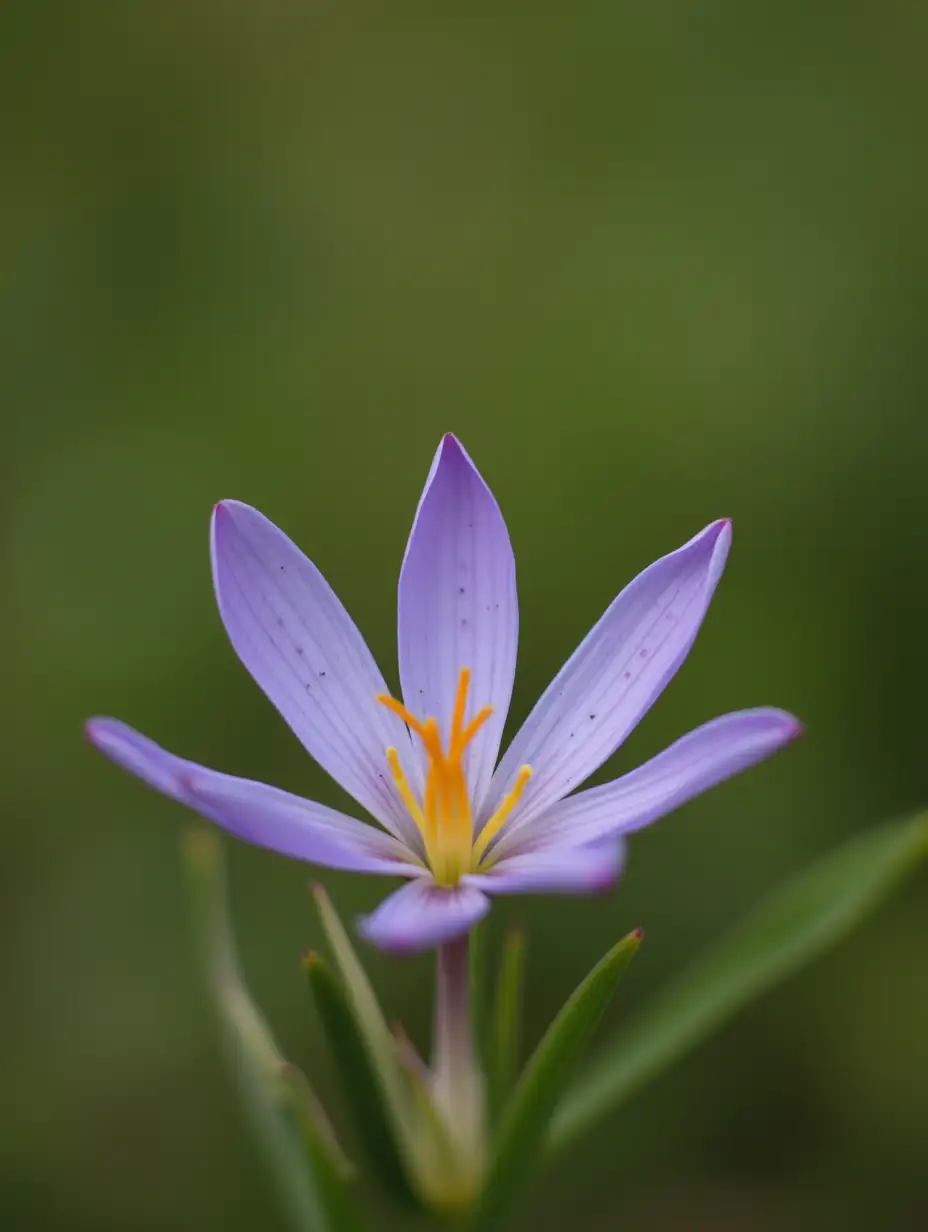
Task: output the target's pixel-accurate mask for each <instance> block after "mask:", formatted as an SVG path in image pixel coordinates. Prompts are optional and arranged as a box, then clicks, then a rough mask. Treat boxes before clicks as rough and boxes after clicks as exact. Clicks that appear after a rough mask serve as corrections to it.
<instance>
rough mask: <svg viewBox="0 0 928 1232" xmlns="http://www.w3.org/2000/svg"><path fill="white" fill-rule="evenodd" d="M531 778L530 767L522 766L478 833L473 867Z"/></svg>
mask: <svg viewBox="0 0 928 1232" xmlns="http://www.w3.org/2000/svg"><path fill="white" fill-rule="evenodd" d="M531 777H532V767H531V766H522V768H521V769H520V770H519V773H518V774H517V775H516V781H515V782H514V783H513V785H512V787H511V788H510V789H509V791H508V792H507V793H506V795H505V796H503V798H502V800H501V801H500V805H499V808H498V809H497V810H496V812H495V813H494V814H493V816H492V817H491V818H490V820H489V821H488V822H487V824H486V825H485V826H484V827H483V829H482V830H481V831H480V834H479V836H478V838H477V841H476V843H474V867H475V868H476V867H477V865H478V864H479V863H480V861H481V860H482V859H483V857H484V855H485V853H486V850H487V847H488V846H489V844H490V841H491V840H492V839H494V838H495V837H496V835H497V834H498V833H499V832H500V830H501V829H502V828H503V826H504V825H505V824H506V822H507V821H508V820H509V816H510V814H511V813H512V810H513V809H514V808H515V807H516V805H517V804H518V803H519V800H520V798H521V796H522V792H523V791H524V790H525V784H526V783H527V782H528V781H529V779H530V778H531Z"/></svg>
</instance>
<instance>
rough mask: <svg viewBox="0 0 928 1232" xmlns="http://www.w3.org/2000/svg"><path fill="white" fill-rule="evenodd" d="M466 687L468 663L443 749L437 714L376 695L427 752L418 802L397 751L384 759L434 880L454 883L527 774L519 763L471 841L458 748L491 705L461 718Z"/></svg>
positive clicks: (475, 860) (508, 809)
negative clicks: (421, 713) (425, 714)
mask: <svg viewBox="0 0 928 1232" xmlns="http://www.w3.org/2000/svg"><path fill="white" fill-rule="evenodd" d="M469 688H470V668H468V667H462V668H461V671H460V674H459V676H458V687H457V692H456V694H455V698H454V707H453V709H452V712H451V726H450V730H449V731H448V747H447V752H446V751H445V748H444V747H443V745H442V741H441V732H440V730H439V726H438V720H437V719H436V718H435V717H434V716H430V717H429V718H427V719H424V720H422V719H417V718H416V716H415V715H414V714H410V712H409V711H408V710H407V708H406V707H405V706H404V705H403V704H402V702H398V701H396V699H395V698H392V697H390V696H389V695H388V694H386V693H380V694H378V697H377V700H378V702H380V704H381V705H382V706H386V707H387V709H388V710H390V711H392V712H393V714H395V715H397V717H398V718H400V719H402V721H403V722H404V723H405V724H406V726H407V727H408V728H409V730H410V731H411V732H414V733H415V734H416V735H417V736H418V737H419V739H420V740H421V741H422V744H423V746H424V748H425V752H426V755H427V756H428V768H427V770H426V775H425V790H424V791H423V793H422V803H421V805H420V803H419V801H418V799H417V798H416V795H415V793H414V792H413V790H412V788H411V787H410V785H409V781H408V779H407V778H406V775H405V773H404V772H403V767H402V765H401V764H400V758H399V753H398V752H397V750H396V749H395V748H389V749H387V761H388V762H389V763H390V769H391V771H392V773H393V781H394V782H395V783H396V789H397V791H398V792H399V794H400V798H401V800H402V801H403V803H404V804H405V806H406V808H407V809H408V811H409V815H410V817H411V818H412V819H413V821H414V822H415V823H416V826H417V827H418V829H419V832H420V834H421V835H422V841H423V843H424V844H425V854H426V859H427V860H428V864H429V867H430V868H431V870H432V873H433V875H434V877H435V880H436V881H437V882H438V883H439V885H457V883H458V882H459V881H460V879H461V876H462V874H464V873H470V872H474V871H475V870H476V868H477V866H478V865H479V863H480V861H481V859H482V858H483V855H484V853H485V852H486V849H487V844H488V843H489V842H490V840H491V839H492V838H493V837H494V836H495V835H496V834H497V833H498V832H499V830H500V828H501V827H502V826H503V825H504V824H505V822H506V820H507V819H508V817H509V815H510V814H511V813H512V810H513V809H514V808H515V807H516V805H517V804H518V802H519V797H520V796H521V795H522V790H523V788H524V787H525V784H526V783H527V782H528V778H529V775H530V774H531V770H530V769H529V767H528V766H523V767H522V769H521V770H520V771H519V773H518V775H517V777H516V781H515V783H514V784H513V787H512V789H511V790H510V791H509V793H508V794H507V795H506V796H505V797H504V798H503V800H502V803H501V804H500V806H499V808H498V809H497V810H496V812H495V813H494V814H493V816H492V817H491V818H490V820H489V821H488V822H487V824H486V826H484V828H483V832H482V834H481V835H480V837H479V838H478V840H477V842H476V844H475V843H474V819H473V814H472V813H471V807H470V795H469V793H468V790H467V777H466V775H465V773H464V754H465V752H466V750H467V747H468V745H469V744H470V743H471V741H472V740H473V738H474V737H475V736H476V735H477V733H478V732H479V731H480V729H481V728H482V727H483V725H484V724H485V723H486V721H487V719H489V717H490V715H491V714H492V713H493V707H492V706H484V707H483V708H482V709H481V710H478V711H477V713H476V714H475V715H474V717H473V718H472V719H471V720H470V722H469V723H465V721H464V720H465V715H466V711H467V694H468V690H469Z"/></svg>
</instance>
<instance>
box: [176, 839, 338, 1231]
mask: <svg viewBox="0 0 928 1232" xmlns="http://www.w3.org/2000/svg"><path fill="white" fill-rule="evenodd" d="M183 854H184V865H185V869H186V872H187V878H188V882H189V887H190V896H191V900H192V903H193V908H194V919H195V926H196V930H197V934H198V940H199V943H200V947H201V950H202V956H203V963H204V967H205V971H206V975H207V980H208V983H209V987H210V991H211V992H212V995H213V998H214V1001H215V1005H216V1008H217V1010H218V1013H219V1019H220V1022H221V1025H222V1028H223V1038H224V1042H225V1045H226V1049H227V1052H228V1055H229V1059H230V1061H231V1063H232V1067H233V1069H234V1072H235V1075H236V1078H237V1080H238V1082H239V1084H240V1087H241V1090H242V1095H243V1099H244V1103H245V1108H246V1111H247V1114H248V1118H249V1121H250V1123H251V1128H252V1131H253V1133H254V1136H255V1139H256V1140H257V1142H258V1144H259V1146H260V1147H261V1149H262V1150H263V1151H264V1154H265V1156H266V1158H267V1160H268V1163H269V1165H270V1167H271V1169H272V1171H273V1173H274V1176H275V1180H276V1182H277V1186H278V1189H279V1191H280V1193H281V1195H282V1198H283V1201H284V1204H285V1206H286V1209H287V1213H288V1215H289V1218H290V1222H291V1223H292V1225H293V1227H294V1228H295V1229H297V1230H298V1232H354V1230H355V1229H356V1228H358V1226H359V1225H358V1222H357V1218H356V1217H355V1216H354V1214H353V1212H352V1211H351V1209H350V1206H349V1205H348V1203H347V1199H346V1197H345V1195H344V1187H345V1181H346V1179H347V1175H346V1172H347V1165H346V1162H345V1160H344V1157H343V1156H342V1155H341V1152H340V1151H339V1150H338V1147H337V1144H336V1143H335V1139H334V1135H332V1133H331V1130H330V1129H329V1128H328V1127H327V1124H326V1123H325V1122H324V1119H323V1118H322V1114H321V1109H320V1108H319V1106H318V1104H317V1103H316V1100H315V1097H314V1096H313V1094H312V1092H311V1090H310V1088H309V1084H308V1083H307V1081H306V1079H305V1077H304V1076H303V1075H302V1074H301V1073H300V1072H299V1071H298V1070H296V1068H295V1067H294V1066H291V1065H289V1064H288V1063H287V1062H286V1061H285V1060H284V1058H283V1057H282V1056H281V1054H280V1052H279V1051H278V1048H277V1045H276V1044H275V1042H274V1038H273V1036H272V1035H271V1032H270V1029H269V1027H268V1026H267V1023H266V1022H265V1021H264V1019H263V1017H262V1016H261V1013H260V1011H259V1010H258V1008H257V1007H256V1006H255V1004H254V1002H253V1001H252V999H251V997H250V996H249V993H248V990H247V988H246V987H245V984H244V982H243V981H242V977H241V974H240V972H239V967H238V959H237V957H236V953H235V945H234V942H233V939H232V930H231V927H230V923H229V916H228V909H227V905H226V891H225V881H224V876H223V868H222V846H221V841H220V839H219V836H218V835H216V834H213V833H212V832H211V831H209V830H204V829H196V830H191V831H189V832H188V833H187V834H185V836H184V847H183ZM323 1194H325V1195H326V1197H323Z"/></svg>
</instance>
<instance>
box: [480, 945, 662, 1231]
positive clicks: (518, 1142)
mask: <svg viewBox="0 0 928 1232" xmlns="http://www.w3.org/2000/svg"><path fill="white" fill-rule="evenodd" d="M641 938H642V932H641V930H640V929H636V930H635V931H634V932H633V933H629V935H628V936H627V937H623V939H622V940H621V941H619V942H618V944H616V945H615V946H613V948H612V949H611V950H610V951H609V953H608V954H607V955H606V956H605V958H603V959H601V961H600V962H599V963H597V965H596V966H595V967H594V968H593V970H592V971H591V972H590V974H589V975H588V976H587V977H586V979H585V980H584V981H583V983H582V984H580V985H579V987H578V988H577V989H576V990H575V991H574V992H573V994H572V995H571V997H570V999H569V1000H568V1001H567V1003H566V1005H565V1006H564V1007H563V1009H562V1010H561V1011H560V1013H559V1014H558V1016H557V1017H556V1018H555V1020H554V1022H552V1024H551V1026H550V1027H549V1028H548V1030H547V1032H546V1033H545V1035H544V1037H543V1039H542V1040H541V1042H540V1043H539V1045H538V1047H537V1048H536V1049H535V1051H534V1053H533V1054H532V1056H531V1059H530V1060H529V1062H528V1065H527V1066H526V1067H525V1070H524V1072H523V1073H522V1076H521V1077H520V1079H519V1081H518V1083H517V1085H516V1089H515V1091H514V1093H513V1096H512V1100H511V1102H510V1104H509V1107H508V1108H507V1109H506V1112H505V1114H504V1117H503V1123H502V1125H501V1127H500V1131H499V1135H498V1138H497V1142H496V1146H495V1150H494V1153H493V1157H492V1159H491V1161H490V1165H489V1169H488V1171H487V1178H486V1182H485V1185H484V1188H483V1192H482V1193H481V1195H480V1197H479V1198H478V1200H477V1205H476V1208H475V1211H474V1216H473V1221H472V1227H473V1228H474V1229H475V1230H478V1229H479V1232H493V1230H494V1229H497V1228H505V1227H507V1226H508V1224H507V1221H508V1218H509V1214H510V1211H511V1209H512V1206H513V1203H514V1202H515V1200H516V1199H517V1197H518V1195H519V1191H520V1190H521V1188H522V1186H523V1185H524V1183H525V1181H526V1179H527V1177H528V1174H529V1172H530V1171H531V1168H532V1165H533V1164H534V1162H535V1160H536V1157H537V1155H538V1152H539V1151H540V1149H541V1147H542V1145H543V1143H544V1139H545V1134H546V1130H547V1127H548V1121H549V1119H550V1117H551V1114H552V1112H553V1111H554V1108H555V1106H556V1105H557V1102H558V1100H559V1099H560V1097H561V1094H562V1092H563V1090H564V1087H565V1086H566V1084H567V1082H568V1081H569V1079H570V1075H571V1073H572V1070H573V1067H574V1065H575V1064H576V1062H577V1060H578V1059H579V1057H580V1054H581V1053H582V1051H583V1049H584V1047H585V1046H586V1044H587V1041H588V1040H589V1038H590V1036H591V1035H592V1033H593V1031H594V1030H595V1028H596V1024H597V1023H598V1022H599V1020H600V1018H601V1017H602V1014H603V1011H604V1010H605V1008H606V1006H607V1005H608V1004H609V1001H610V999H611V997H612V994H613V993H614V992H615V989H616V986H617V984H618V982H619V980H620V978H621V976H622V974H623V972H624V971H625V969H626V967H627V966H628V964H629V963H630V962H631V960H632V958H633V957H634V955H635V953H636V951H637V950H638V947H639V945H640V944H641Z"/></svg>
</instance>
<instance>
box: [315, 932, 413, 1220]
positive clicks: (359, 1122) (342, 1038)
mask: <svg viewBox="0 0 928 1232" xmlns="http://www.w3.org/2000/svg"><path fill="white" fill-rule="evenodd" d="M303 969H304V971H305V972H306V978H307V980H308V981H309V987H310V990H311V992H312V995H313V1001H314V1002H315V1005H316V1010H317V1012H318V1014H319V1018H320V1021H321V1022H322V1026H323V1029H324V1031H325V1035H326V1039H327V1041H328V1045H329V1050H330V1052H331V1055H332V1059H333V1061H334V1062H335V1069H336V1071H337V1074H338V1078H339V1080H340V1086H341V1089H342V1091H343V1093H344V1095H345V1098H346V1100H347V1102H348V1106H349V1108H350V1110H351V1114H352V1122H353V1125H354V1127H355V1131H356V1133H357V1136H358V1140H359V1142H360V1144H361V1147H362V1149H363V1151H364V1154H365V1157H366V1159H367V1161H368V1163H369V1165H370V1167H371V1171H372V1172H373V1173H374V1174H375V1175H376V1177H377V1179H378V1181H379V1182H380V1184H381V1185H382V1186H383V1187H384V1189H385V1190H386V1191H387V1192H388V1193H389V1194H390V1196H391V1197H393V1198H394V1199H395V1200H396V1201H398V1202H400V1203H401V1204H403V1205H409V1204H411V1203H414V1195H413V1192H412V1189H411V1187H410V1183H409V1180H408V1177H407V1174H406V1167H405V1165H404V1163H403V1160H402V1158H401V1156H400V1153H399V1151H398V1149H397V1145H396V1141H395V1138H394V1135H393V1131H392V1128H391V1126H390V1124H389V1121H388V1119H387V1114H386V1109H385V1107H384V1103H383V1099H382V1096H381V1088H380V1084H379V1083H378V1081H377V1077H376V1075H375V1073H374V1069H373V1066H372V1064H371V1060H370V1055H369V1052H368V1049H367V1048H366V1046H365V1043H364V1039H363V1038H362V1036H361V1033H360V1030H359V1029H358V1025H357V1023H356V1020H355V1018H354V1016H353V1014H352V1012H351V1007H350V1006H349V1004H348V1001H347V997H346V994H345V991H344V988H343V987H342V985H341V983H340V982H339V981H338V980H337V979H336V978H335V975H334V974H333V972H332V970H331V968H330V967H329V966H328V964H327V963H326V962H325V960H324V959H323V958H322V957H321V956H320V955H319V954H307V955H306V957H305V958H304V960H303Z"/></svg>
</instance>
